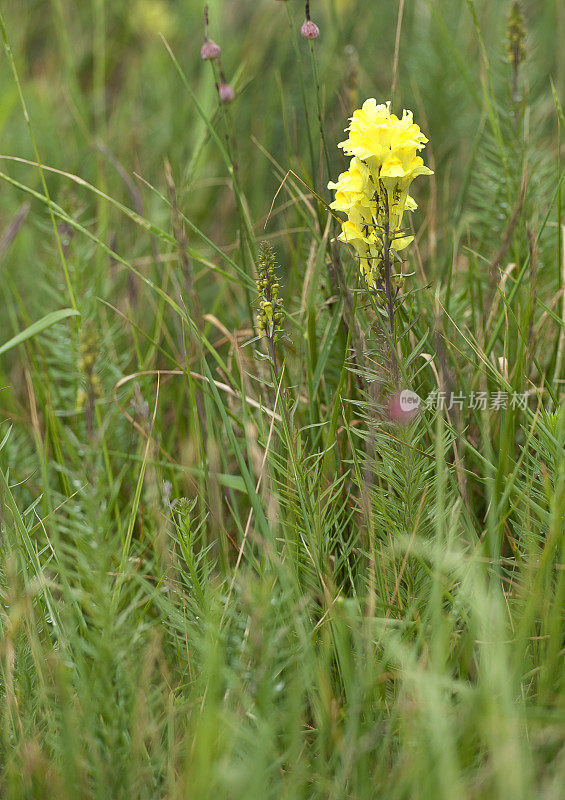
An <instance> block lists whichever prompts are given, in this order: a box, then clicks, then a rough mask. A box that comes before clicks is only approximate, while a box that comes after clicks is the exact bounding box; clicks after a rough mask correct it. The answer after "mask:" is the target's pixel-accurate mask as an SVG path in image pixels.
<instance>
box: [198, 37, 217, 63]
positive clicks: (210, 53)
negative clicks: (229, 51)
mask: <svg viewBox="0 0 565 800" xmlns="http://www.w3.org/2000/svg"><path fill="white" fill-rule="evenodd" d="M221 52H222V48H221V47H220V45H219V44H216V42H214V41H212V39H206V40H205V42H204V44H203V45H202V47H201V48H200V57H201V58H202V61H212V60H214V59H215V58H219V57H220V54H221Z"/></svg>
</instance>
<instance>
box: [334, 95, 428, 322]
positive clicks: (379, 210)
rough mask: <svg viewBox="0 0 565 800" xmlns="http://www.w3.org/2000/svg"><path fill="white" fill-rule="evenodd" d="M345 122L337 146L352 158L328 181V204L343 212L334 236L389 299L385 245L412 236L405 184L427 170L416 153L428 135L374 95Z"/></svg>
mask: <svg viewBox="0 0 565 800" xmlns="http://www.w3.org/2000/svg"><path fill="white" fill-rule="evenodd" d="M350 123H351V124H350V126H349V128H348V129H347V130H348V132H349V135H348V138H347V139H346V140H345V141H344V142H341V143H340V144H339V145H338V147H341V148H342V149H343V152H344V153H345V154H346V155H348V156H352V158H351V162H350V164H349V169H348V170H347V171H346V172H342V174H341V175H340V176H339V178H338V180H337V182H336V183H333V182H330V183H329V184H328V188H329V189H333V190H334V191H335V200H334V202H333V203H332V204H331V208H333V209H335V210H336V211H341V212H343V213H345V214H346V215H347V220H345V221H344V222H343V223H342V233H341V235H340V237H339V238H340V240H341V241H344V242H348V243H349V244H351V245H352V246H353V247H354V248H355V250H356V252H357V254H358V256H359V262H360V268H361V272H362V273H363V275H364V277H365V280H366V282H367V286H368V287H369V288H370V289H372V290H382V291H383V293H384V294H385V295H386V296H387V299H388V301H389V304H390V303H392V300H391V287H390V286H389V283H390V280H389V279H390V277H391V275H390V253H391V250H392V251H399V250H403V249H404V248H405V247H407V246H408V245H409V244H410V242H411V241H412V239H413V237H412V236H406V235H405V234H404V233H403V232H402V219H403V216H404V212H405V211H414V210H415V209H416V208H417V205H416V203H415V202H414V200H413V199H412V197H410V195H409V194H408V191H409V189H410V184H411V183H412V181H413V180H414V178H416V177H417V176H418V175H431V174H433V173H432V170H431V169H428V167H426V166H425V165H424V161H423V159H422V158H421V156H419V155H418V152H419V151H420V150H422V149H423V148H424V147H425V145H426V142H427V141H428V140H427V138H426V137H425V136H424V134H423V133H422V131H421V130H420V128H419V126H418V125H416V124H415V123H414V120H413V117H412V112H411V111H404V112H403V114H402V119H399V118H398V117H397V116H396V115H395V114H391V112H390V102H389V103H386V104H381V105H377V101H376V100H375V99H374V98H370V99H369V100H366V101H365V103H364V104H363V107H362V108H360V109H357V110H356V111H354V112H353V116H352V118H351V120H350ZM390 311H391V318H392V307H391V309H390Z"/></svg>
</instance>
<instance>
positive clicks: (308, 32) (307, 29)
mask: <svg viewBox="0 0 565 800" xmlns="http://www.w3.org/2000/svg"><path fill="white" fill-rule="evenodd" d="M300 35H301V36H303V37H304V38H305V39H317V38H318V36H319V35H320V29H319V28H318V26H317V25H316V23H315V22H312V20H311V19H307V20H305V22H304V25H303V26H302V28H301V29H300Z"/></svg>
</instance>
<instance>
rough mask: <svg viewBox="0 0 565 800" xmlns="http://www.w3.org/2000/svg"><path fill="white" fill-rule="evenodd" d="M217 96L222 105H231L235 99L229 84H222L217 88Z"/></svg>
mask: <svg viewBox="0 0 565 800" xmlns="http://www.w3.org/2000/svg"><path fill="white" fill-rule="evenodd" d="M218 94H219V95H220V100H221V101H222V103H231V101H232V100H233V99H234V97H235V92H234V90H233V89H232V87H231V86H230V85H229V83H225V82H222V83H220V85H219V86H218Z"/></svg>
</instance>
